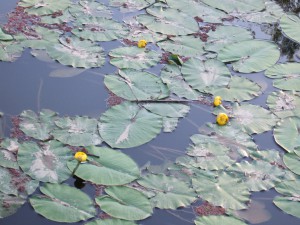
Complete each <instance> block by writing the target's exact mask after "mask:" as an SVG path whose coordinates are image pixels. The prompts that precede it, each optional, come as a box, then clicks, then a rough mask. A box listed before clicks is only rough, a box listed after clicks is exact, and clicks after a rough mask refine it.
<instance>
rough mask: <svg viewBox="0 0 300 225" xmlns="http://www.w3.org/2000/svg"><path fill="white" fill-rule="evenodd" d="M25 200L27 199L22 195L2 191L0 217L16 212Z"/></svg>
mask: <svg viewBox="0 0 300 225" xmlns="http://www.w3.org/2000/svg"><path fill="white" fill-rule="evenodd" d="M25 202H26V200H25V199H23V198H21V197H16V196H11V195H6V194H2V193H0V218H4V217H7V216H10V215H12V214H14V213H16V212H17V210H18V209H19V208H20V207H21V206H22V205H23V204H24V203H25Z"/></svg>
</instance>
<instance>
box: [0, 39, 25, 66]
mask: <svg viewBox="0 0 300 225" xmlns="http://www.w3.org/2000/svg"><path fill="white" fill-rule="evenodd" d="M22 52H23V46H22V45H21V44H20V42H18V41H8V42H7V41H0V61H5V62H14V61H15V60H17V58H19V57H20V56H21V55H22Z"/></svg>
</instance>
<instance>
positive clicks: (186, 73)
mask: <svg viewBox="0 0 300 225" xmlns="http://www.w3.org/2000/svg"><path fill="white" fill-rule="evenodd" d="M181 72H182V75H183V77H184V79H185V80H186V82H187V83H188V84H189V85H191V86H192V87H193V88H194V89H196V90H198V91H202V92H203V91H205V90H206V88H208V87H220V86H225V85H227V84H228V83H229V81H230V77H231V74H230V71H229V70H228V68H227V67H226V65H225V64H224V63H222V62H220V61H218V60H215V59H209V60H207V61H205V62H203V61H201V60H199V59H196V58H191V59H189V60H188V61H187V62H185V63H184V64H183V66H182V68H181Z"/></svg>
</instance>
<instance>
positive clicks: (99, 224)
mask: <svg viewBox="0 0 300 225" xmlns="http://www.w3.org/2000/svg"><path fill="white" fill-rule="evenodd" d="M84 225H136V223H135V222H132V221H127V220H120V219H97V220H93V221H91V222H88V223H85V224H84Z"/></svg>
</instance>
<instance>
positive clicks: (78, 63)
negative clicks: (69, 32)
mask: <svg viewBox="0 0 300 225" xmlns="http://www.w3.org/2000/svg"><path fill="white" fill-rule="evenodd" d="M59 41H60V44H55V45H53V46H52V47H48V48H47V53H48V54H49V56H50V57H51V58H52V59H55V60H57V61H59V62H60V63H61V64H63V65H68V66H73V67H83V68H91V67H101V66H102V65H103V64H104V62H105V56H104V52H103V49H102V48H101V47H100V46H99V45H97V44H94V43H92V42H90V41H88V40H83V41H81V40H80V39H79V38H76V37H66V38H60V39H59Z"/></svg>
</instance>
